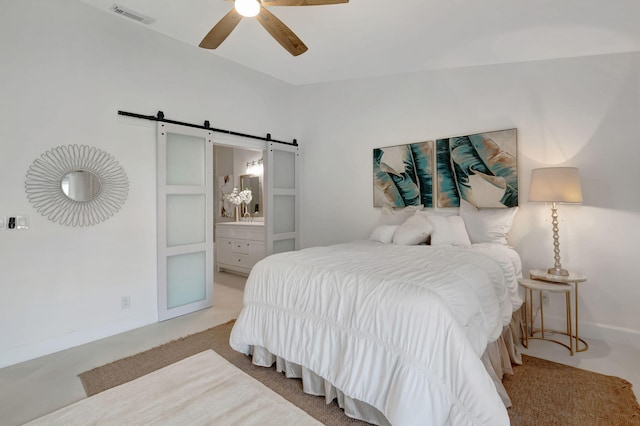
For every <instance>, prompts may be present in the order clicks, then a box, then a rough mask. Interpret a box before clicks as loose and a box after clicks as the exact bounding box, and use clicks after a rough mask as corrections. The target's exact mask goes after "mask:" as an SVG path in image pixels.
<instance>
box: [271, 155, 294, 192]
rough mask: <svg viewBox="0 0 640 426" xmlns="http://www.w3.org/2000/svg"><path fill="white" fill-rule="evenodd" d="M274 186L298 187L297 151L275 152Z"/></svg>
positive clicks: (284, 187) (280, 187) (279, 187)
mask: <svg viewBox="0 0 640 426" xmlns="http://www.w3.org/2000/svg"><path fill="white" fill-rule="evenodd" d="M273 165H274V166H275V167H274V170H273V187H274V188H278V189H294V188H295V187H296V153H295V152H288V151H274V152H273Z"/></svg>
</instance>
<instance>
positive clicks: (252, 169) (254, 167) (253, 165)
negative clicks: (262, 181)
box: [247, 158, 263, 175]
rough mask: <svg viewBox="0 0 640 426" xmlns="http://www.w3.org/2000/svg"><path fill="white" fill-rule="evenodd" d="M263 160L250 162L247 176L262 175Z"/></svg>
mask: <svg viewBox="0 0 640 426" xmlns="http://www.w3.org/2000/svg"><path fill="white" fill-rule="evenodd" d="M262 172H263V167H262V158H261V159H259V160H254V161H249V162H248V163H247V174H249V175H262Z"/></svg>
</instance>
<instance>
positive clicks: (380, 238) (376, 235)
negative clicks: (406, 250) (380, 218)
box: [369, 225, 398, 244]
mask: <svg viewBox="0 0 640 426" xmlns="http://www.w3.org/2000/svg"><path fill="white" fill-rule="evenodd" d="M397 228H398V225H378V226H376V229H374V230H373V232H372V233H371V236H370V237H369V240H370V241H377V242H380V243H385V244H389V243H390V242H391V241H392V240H393V234H394V233H395V232H396V229H397Z"/></svg>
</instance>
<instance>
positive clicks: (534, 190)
mask: <svg viewBox="0 0 640 426" xmlns="http://www.w3.org/2000/svg"><path fill="white" fill-rule="evenodd" d="M529 201H544V202H555V203H575V204H581V203H582V188H581V187H580V176H579V175H578V169H577V168H575V167H546V168H543V169H533V170H532V171H531V185H530V186H529Z"/></svg>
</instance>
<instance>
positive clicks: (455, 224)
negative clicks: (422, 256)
mask: <svg viewBox="0 0 640 426" xmlns="http://www.w3.org/2000/svg"><path fill="white" fill-rule="evenodd" d="M429 221H431V223H432V224H433V232H432V233H431V245H432V246H442V245H454V246H470V245H471V241H470V240H469V235H468V234H467V229H466V228H465V226H464V221H463V220H462V218H461V217H460V216H430V217H429Z"/></svg>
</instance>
